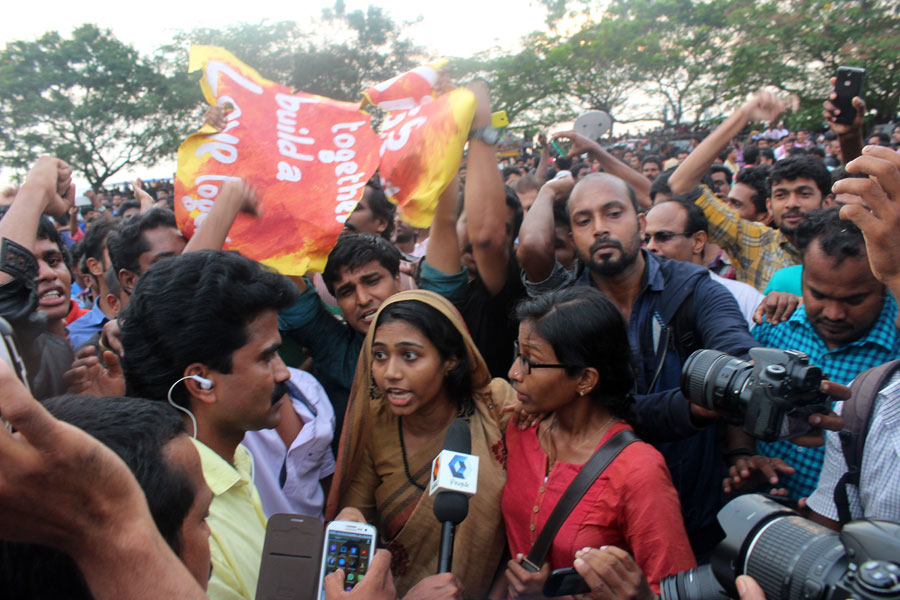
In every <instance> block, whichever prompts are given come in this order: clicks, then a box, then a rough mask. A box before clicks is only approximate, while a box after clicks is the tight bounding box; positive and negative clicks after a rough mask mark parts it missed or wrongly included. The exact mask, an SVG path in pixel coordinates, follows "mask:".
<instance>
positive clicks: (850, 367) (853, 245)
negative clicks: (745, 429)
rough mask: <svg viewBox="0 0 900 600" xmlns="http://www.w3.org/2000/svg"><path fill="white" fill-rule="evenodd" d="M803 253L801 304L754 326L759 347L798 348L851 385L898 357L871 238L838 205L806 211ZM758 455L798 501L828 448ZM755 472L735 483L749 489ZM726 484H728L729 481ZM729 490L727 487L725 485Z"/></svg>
mask: <svg viewBox="0 0 900 600" xmlns="http://www.w3.org/2000/svg"><path fill="white" fill-rule="evenodd" d="M794 235H795V237H794V239H795V241H796V244H797V247H798V248H799V249H800V252H801V254H802V257H803V275H802V282H803V305H802V306H800V307H799V308H798V309H797V310H796V311H794V313H793V314H792V315H791V316H790V317H789V318H788V319H787V320H785V321H782V322H781V323H778V324H777V325H773V324H771V323H763V324H762V325H759V326H757V327H755V328H754V329H753V332H752V333H753V337H755V338H756V339H757V340H759V343H760V345H762V346H771V347H775V348H784V349H786V350H800V351H801V352H805V353H806V354H808V355H809V358H810V362H811V363H812V364H814V365H816V366H818V367H820V368H821V369H822V370H823V371H824V372H825V373H826V374H827V375H828V378H829V379H831V380H832V381H836V382H837V383H840V384H844V385H848V384H849V383H850V382H851V381H852V380H853V379H854V378H855V377H856V376H857V375H859V374H860V373H862V372H863V371H865V370H866V369H869V368H872V367H875V366H877V365H880V364H882V363H886V362H888V361H891V360H894V359H895V358H897V357H898V356H900V334H898V331H897V327H896V326H895V323H894V321H895V319H896V318H897V302H896V300H895V299H894V297H893V296H891V295H890V294H888V293H887V292H886V290H885V286H884V285H883V284H882V283H881V282H879V281H878V280H877V279H876V278H875V275H873V274H872V269H871V267H870V266H869V258H868V253H867V251H866V243H865V240H864V239H863V235H862V233H861V232H860V230H859V229H858V228H857V227H856V225H854V224H853V223H852V222H850V221H845V220H842V219H841V218H840V214H839V209H838V208H837V207H834V208H829V209H822V210H815V211H812V212H809V213H807V214H806V218H805V219H804V220H803V221H802V222H800V224H799V226H798V227H797V229H796V231H795V234H794ZM757 446H758V450H759V453H760V454H761V455H764V456H767V457H770V458H777V459H780V460H781V461H783V462H778V463H777V465H778V467H777V471H778V472H780V473H781V474H784V475H788V477H786V478H784V479H783V480H782V481H780V482H779V479H778V477H777V476H775V477H774V478H773V479H770V480H769V481H768V483H769V484H772V485H774V484H778V485H779V486H783V487H785V488H786V489H787V491H788V494H789V495H790V496H791V497H792V498H794V499H799V498H804V497H807V496H809V495H810V494H811V493H812V491H813V490H814V489H815V488H816V484H817V483H818V480H819V473H820V471H821V468H822V461H823V458H824V454H825V448H824V447H819V448H803V447H800V446H796V445H794V444H791V443H788V442H774V443H767V444H763V443H760V444H758V445H757ZM761 462H767V461H765V459H764V458H762V457H755V459H754V460H752V461H751V471H750V472H748V473H746V475H738V474H736V473H733V474H732V475H738V477H737V479H733V480H732V482H733V483H735V484H736V485H737V486H738V487H741V488H743V487H745V486H746V485H747V483H748V482H744V481H743V480H744V479H746V478H747V477H748V476H749V477H750V478H751V482H752V481H753V480H758V479H759V473H758V472H755V471H754V467H755V466H756V465H758V464H760V463H761ZM728 483H729V482H726V484H728ZM726 487H728V485H726Z"/></svg>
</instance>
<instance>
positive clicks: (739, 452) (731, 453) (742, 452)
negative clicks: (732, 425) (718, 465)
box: [722, 448, 756, 458]
mask: <svg viewBox="0 0 900 600" xmlns="http://www.w3.org/2000/svg"><path fill="white" fill-rule="evenodd" d="M755 454H756V449H755V448H735V449H734V450H726V451H725V452H723V453H722V456H724V457H725V458H732V457H735V456H754V455H755Z"/></svg>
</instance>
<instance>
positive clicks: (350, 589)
mask: <svg viewBox="0 0 900 600" xmlns="http://www.w3.org/2000/svg"><path fill="white" fill-rule="evenodd" d="M344 591H345V592H352V591H353V586H352V585H348V586H347V587H345V588H344Z"/></svg>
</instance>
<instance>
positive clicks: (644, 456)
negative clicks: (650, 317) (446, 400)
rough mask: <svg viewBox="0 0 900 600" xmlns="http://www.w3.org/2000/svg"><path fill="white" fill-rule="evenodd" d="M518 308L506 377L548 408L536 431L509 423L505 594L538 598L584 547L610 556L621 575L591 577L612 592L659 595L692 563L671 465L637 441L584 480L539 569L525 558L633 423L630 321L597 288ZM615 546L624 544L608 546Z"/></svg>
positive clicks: (533, 406)
mask: <svg viewBox="0 0 900 600" xmlns="http://www.w3.org/2000/svg"><path fill="white" fill-rule="evenodd" d="M517 312H518V314H517V316H518V318H519V321H520V325H519V339H518V342H517V347H516V359H515V361H514V362H513V365H512V367H511V368H510V370H509V379H510V382H511V383H512V385H513V388H514V389H515V390H516V393H517V396H518V399H519V401H521V402H522V404H523V405H524V410H525V411H526V412H528V413H531V414H544V415H546V416H545V418H544V419H543V421H541V423H540V424H539V425H538V426H537V427H531V428H528V429H526V430H524V431H522V430H520V429H519V428H518V427H516V426H515V425H512V426H508V427H507V429H506V447H507V453H508V454H507V485H506V487H505V488H504V491H503V501H502V511H503V518H504V522H505V524H506V534H507V540H508V542H509V549H510V552H511V555H512V557H513V560H511V561H510V562H509V564H508V569H507V571H506V579H507V586H508V593H509V595H510V596H511V597H514V598H515V597H523V596H527V597H541V590H542V587H543V584H544V582H545V581H546V579H547V577H548V576H549V574H550V572H551V570H553V569H560V568H568V567H572V566H573V565H574V566H575V567H576V568H578V569H579V570H582V569H583V568H584V566H585V561H586V559H587V557H588V555H587V554H586V553H584V552H582V551H583V550H584V549H586V548H594V549H601V553H600V554H597V551H596V550H595V551H593V553H592V561H593V562H592V564H593V563H596V562H597V561H599V562H600V563H603V562H604V561H607V562H608V563H609V565H610V570H609V571H608V572H609V573H618V574H619V575H621V578H619V579H620V581H617V582H616V581H611V580H610V581H606V582H605V583H602V582H603V578H602V577H600V581H601V583H600V584H598V583H597V578H595V577H593V578H589V579H587V581H588V583H589V584H594V585H601V586H606V587H608V588H609V590H606V592H607V594H610V593H612V595H616V593H615V592H616V590H617V589H620V588H616V585H621V584H622V581H621V579H628V578H629V577H630V578H631V579H634V580H635V581H638V582H641V583H640V585H637V587H636V591H637V592H638V594H637V595H638V596H639V597H640V596H644V597H652V594H653V593H659V582H660V580H661V579H662V578H663V577H665V576H666V575H669V574H673V573H677V572H680V571H683V570H686V569H690V568H693V567H694V566H695V563H694V556H693V552H692V551H691V547H690V544H689V542H688V538H687V534H686V533H685V529H684V523H683V520H682V516H681V507H680V504H679V502H678V494H677V493H676V491H675V488H674V487H673V486H672V480H671V477H670V476H669V471H668V469H667V468H666V464H665V461H664V460H663V457H662V455H660V454H659V452H657V451H656V450H655V449H654V448H653V447H652V446H650V445H649V444H645V443H643V442H640V441H637V442H634V443H632V444H630V445H628V446H626V447H625V449H624V450H622V452H621V453H620V454H619V455H618V456H617V457H616V458H615V459H614V460H613V461H612V463H610V465H609V466H608V467H607V468H606V469H605V470H604V471H603V472H602V473H601V474H600V476H599V477H598V478H597V479H596V480H595V481H594V483H593V484H592V485H591V486H590V487H589V488H588V491H587V493H586V494H585V495H584V497H583V498H582V499H581V500H580V502H579V503H578V505H577V506H576V507H575V509H574V510H573V511H572V512H571V513H570V514H569V516H568V518H567V519H566V520H565V522H564V523H563V525H562V526H561V528H560V529H559V531H558V533H557V534H556V536H555V538H554V540H553V544H552V546H551V548H550V551H549V552H548V554H547V557H546V562H545V563H544V565H543V566H541V565H534V567H541V568H540V570H539V571H537V572H531V571H530V570H529V569H527V568H526V566H529V565H525V564H523V558H524V557H525V556H526V555H527V554H528V553H529V550H530V549H531V547H532V546H533V545H534V543H535V541H536V540H537V537H538V535H539V534H540V532H541V529H542V528H543V527H544V526H545V524H546V522H547V518H548V517H549V515H550V513H551V512H552V511H553V508H554V507H555V506H556V504H557V502H559V500H560V498H561V497H562V496H563V494H564V492H565V491H566V489H567V488H568V486H569V484H570V483H571V482H572V480H573V479H574V478H575V476H576V475H577V474H578V472H579V471H580V470H581V468H582V466H583V465H584V464H585V463H586V462H587V461H588V460H589V459H590V458H591V456H592V455H593V454H594V452H595V450H597V449H598V448H599V447H600V446H601V445H602V444H603V443H605V442H606V441H607V440H608V439H610V438H611V437H612V436H614V435H616V434H617V433H619V432H620V431H623V430H626V429H630V426H629V424H628V423H627V422H626V421H625V418H624V417H625V415H626V413H627V409H628V405H629V403H630V401H631V398H630V395H629V392H630V390H631V387H632V368H631V364H630V357H631V352H630V351H629V346H628V335H627V331H626V327H625V321H624V320H623V318H622V315H621V313H620V312H619V310H618V309H617V308H616V306H615V305H614V304H613V303H612V302H611V301H609V300H608V299H606V298H605V297H604V296H603V295H602V294H601V293H600V292H598V291H597V290H595V289H593V288H590V287H587V286H577V287H572V288H568V289H564V290H560V291H557V292H553V293H550V294H545V295H543V296H539V297H537V298H536V299H533V300H530V301H527V302H525V303H523V304H522V305H521V306H520V307H519V309H518V311H517ZM612 546H615V547H616V548H618V549H620V550H614V549H612V548H606V547H612ZM622 550H624V551H625V552H622ZM576 553H577V556H576ZM626 553H627V554H626ZM629 555H630V556H629ZM597 556H600V558H596V557H597ZM631 556H633V557H634V558H633V561H632V559H631ZM594 559H596V560H594ZM601 571H603V569H601ZM641 571H643V574H644V576H645V577H646V580H644V579H643V578H641V576H640V572H641ZM648 584H649V585H648ZM651 590H652V592H651ZM594 591H597V590H594Z"/></svg>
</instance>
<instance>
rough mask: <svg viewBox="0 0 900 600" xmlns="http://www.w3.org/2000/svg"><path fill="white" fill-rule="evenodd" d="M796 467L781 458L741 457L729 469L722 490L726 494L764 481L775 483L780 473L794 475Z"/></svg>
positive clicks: (741, 490) (745, 489) (740, 490)
mask: <svg viewBox="0 0 900 600" xmlns="http://www.w3.org/2000/svg"><path fill="white" fill-rule="evenodd" d="M794 472H795V469H794V467H792V466H790V465H789V464H787V463H786V462H784V461H783V460H781V459H780V458H772V457H769V456H759V455H757V456H751V457H740V458H738V459H737V461H736V462H735V464H734V465H732V466H731V468H729V469H728V477H726V478H725V479H724V480H722V490H723V491H724V492H725V493H726V494H731V493H733V492H743V491H747V488H750V487H753V488H755V487H758V486H759V485H761V484H762V483H763V482H764V481H765V482H767V483H769V484H771V485H775V484H777V483H778V481H779V478H778V475H779V474H781V475H793V474H794Z"/></svg>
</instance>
